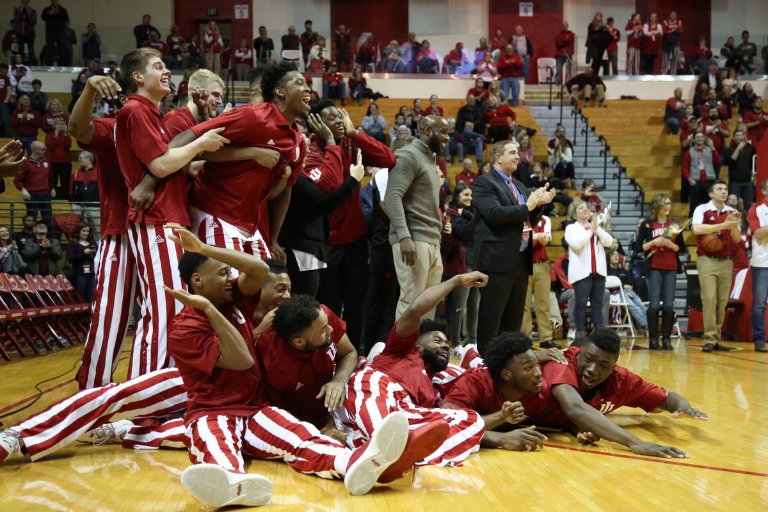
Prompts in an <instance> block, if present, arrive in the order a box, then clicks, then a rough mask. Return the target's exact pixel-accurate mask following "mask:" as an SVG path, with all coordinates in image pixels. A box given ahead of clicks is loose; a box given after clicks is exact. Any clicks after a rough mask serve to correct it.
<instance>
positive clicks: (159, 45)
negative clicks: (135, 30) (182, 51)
mask: <svg viewBox="0 0 768 512" xmlns="http://www.w3.org/2000/svg"><path fill="white" fill-rule="evenodd" d="M143 46H144V47H145V48H154V49H155V50H157V51H159V52H160V54H161V55H170V54H171V49H170V48H169V47H168V45H167V44H165V43H164V42H162V41H144V45H143Z"/></svg>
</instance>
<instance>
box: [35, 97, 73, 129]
mask: <svg viewBox="0 0 768 512" xmlns="http://www.w3.org/2000/svg"><path fill="white" fill-rule="evenodd" d="M47 110H48V113H47V114H45V115H44V116H43V118H42V121H41V123H40V124H41V126H40V127H41V128H42V129H43V131H44V132H45V133H51V132H53V129H54V124H55V122H56V120H57V119H62V120H63V121H64V124H65V125H67V124H69V114H67V113H66V112H64V111H63V110H62V109H61V102H60V101H59V100H58V99H56V98H53V99H51V100H50V101H49V102H48V105H47Z"/></svg>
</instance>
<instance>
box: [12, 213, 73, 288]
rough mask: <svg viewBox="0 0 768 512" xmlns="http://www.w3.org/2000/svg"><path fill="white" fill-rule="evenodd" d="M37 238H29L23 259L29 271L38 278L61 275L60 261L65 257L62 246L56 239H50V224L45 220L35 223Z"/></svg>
mask: <svg viewBox="0 0 768 512" xmlns="http://www.w3.org/2000/svg"><path fill="white" fill-rule="evenodd" d="M33 230H34V233H35V236H34V237H31V238H28V239H27V242H26V244H25V245H24V248H23V249H22V250H21V257H22V258H24V261H25V262H26V263H27V271H28V272H29V273H30V274H32V275H36V276H56V275H59V274H61V271H60V270H59V260H60V259H62V258H63V257H64V251H62V250H61V244H60V243H59V241H58V240H56V239H55V238H48V224H46V222H45V221H44V220H39V221H37V222H35V227H34V228H33Z"/></svg>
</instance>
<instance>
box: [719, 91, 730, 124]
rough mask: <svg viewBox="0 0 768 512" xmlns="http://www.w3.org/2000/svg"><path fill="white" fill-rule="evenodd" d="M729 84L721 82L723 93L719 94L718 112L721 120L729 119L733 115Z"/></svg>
mask: <svg viewBox="0 0 768 512" xmlns="http://www.w3.org/2000/svg"><path fill="white" fill-rule="evenodd" d="M732 97H733V95H732V94H731V86H730V85H727V84H723V93H722V94H721V95H720V108H719V109H718V114H719V115H720V119H722V120H723V121H726V122H727V121H729V120H730V119H731V117H733V100H732V99H731V98H732Z"/></svg>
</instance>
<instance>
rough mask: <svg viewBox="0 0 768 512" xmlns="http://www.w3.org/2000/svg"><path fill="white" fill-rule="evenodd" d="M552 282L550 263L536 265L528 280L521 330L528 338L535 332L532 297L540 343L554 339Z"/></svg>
mask: <svg viewBox="0 0 768 512" xmlns="http://www.w3.org/2000/svg"><path fill="white" fill-rule="evenodd" d="M550 287H551V281H550V277H549V263H548V262H546V261H545V262H542V263H534V264H533V275H532V276H531V277H530V278H528V293H527V295H526V296H525V312H524V313H523V324H522V326H521V327H520V330H521V331H523V332H524V333H525V335H526V336H530V335H531V332H533V319H532V318H531V295H533V296H534V297H535V298H536V324H537V325H538V327H539V341H549V340H551V339H552V323H551V322H550V321H549V289H550Z"/></svg>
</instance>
